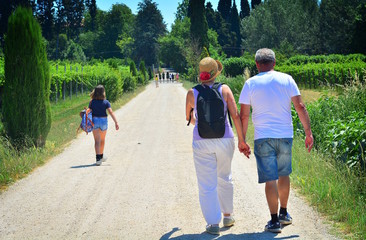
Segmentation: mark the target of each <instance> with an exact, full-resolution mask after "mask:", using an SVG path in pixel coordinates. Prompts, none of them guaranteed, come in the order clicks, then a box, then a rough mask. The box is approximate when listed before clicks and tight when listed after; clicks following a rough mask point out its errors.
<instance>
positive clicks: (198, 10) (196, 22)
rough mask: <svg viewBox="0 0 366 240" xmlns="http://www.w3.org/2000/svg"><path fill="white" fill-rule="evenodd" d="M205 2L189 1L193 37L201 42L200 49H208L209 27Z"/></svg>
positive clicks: (200, 0)
mask: <svg viewBox="0 0 366 240" xmlns="http://www.w3.org/2000/svg"><path fill="white" fill-rule="evenodd" d="M204 4H205V0H190V1H189V8H188V9H189V10H188V11H189V12H188V15H189V18H190V19H191V27H190V32H191V37H192V38H193V39H195V40H198V41H199V44H200V47H201V48H202V47H206V48H207V49H208V47H209V44H208V36H207V31H208V25H207V20H206V15H205V5H204Z"/></svg>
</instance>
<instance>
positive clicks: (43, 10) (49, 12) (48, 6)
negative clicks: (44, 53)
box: [36, 0, 55, 41]
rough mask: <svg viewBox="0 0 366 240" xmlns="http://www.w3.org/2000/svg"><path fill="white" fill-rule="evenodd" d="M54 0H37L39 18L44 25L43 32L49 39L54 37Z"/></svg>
mask: <svg viewBox="0 0 366 240" xmlns="http://www.w3.org/2000/svg"><path fill="white" fill-rule="evenodd" d="M53 2H54V1H53V0H37V12H36V15H37V19H38V22H39V24H40V25H41V27H42V34H43V36H44V38H46V39H47V40H48V41H49V40H51V39H52V37H53V30H54V12H55V9H54V7H53Z"/></svg>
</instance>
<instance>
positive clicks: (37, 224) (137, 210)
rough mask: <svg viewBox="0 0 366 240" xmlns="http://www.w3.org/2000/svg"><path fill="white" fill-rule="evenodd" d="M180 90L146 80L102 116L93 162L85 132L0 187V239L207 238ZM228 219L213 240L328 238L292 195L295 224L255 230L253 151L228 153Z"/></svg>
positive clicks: (260, 205) (261, 215)
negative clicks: (101, 138)
mask: <svg viewBox="0 0 366 240" xmlns="http://www.w3.org/2000/svg"><path fill="white" fill-rule="evenodd" d="M185 95H186V90H185V89H184V88H183V87H182V86H181V85H180V84H172V83H170V84H160V87H159V88H155V85H153V84H150V85H149V86H147V89H146V90H145V91H144V92H143V93H141V94H140V95H138V96H137V97H136V98H134V99H133V100H132V101H130V102H129V103H128V104H127V105H125V106H124V107H123V108H121V109H120V110H118V111H115V113H116V117H117V118H118V120H119V124H120V130H119V131H115V129H114V128H113V127H114V125H113V124H112V123H113V121H112V120H111V119H110V120H109V122H110V129H109V130H108V133H107V139H106V148H105V155H106V156H107V157H108V160H107V162H104V163H103V164H102V166H100V167H97V166H95V165H94V157H95V155H94V147H93V144H94V142H93V136H92V135H88V136H86V135H85V134H80V135H79V136H78V138H77V139H75V140H74V141H73V142H72V143H71V144H70V146H69V147H68V148H66V149H65V151H64V152H63V153H61V154H60V155H58V156H56V157H54V158H53V159H52V160H50V161H49V162H48V163H47V164H45V165H44V166H42V167H40V168H38V169H36V170H35V171H34V172H33V173H32V174H30V175H29V176H28V177H26V178H24V179H22V180H20V181H18V182H17V183H15V184H13V185H12V186H10V187H9V189H8V190H7V191H5V192H3V193H1V194H0V239H183V240H185V239H213V238H215V237H213V236H212V235H208V234H206V233H204V227H205V221H204V218H203V216H202V213H201V210H200V207H199V201H198V187H197V180H196V176H195V170H194V165H193V158H192V147H191V141H192V127H187V126H186V121H185V115H184V113H185V109H184V107H185ZM233 177H234V209H235V210H234V211H235V213H234V214H235V219H236V224H235V226H233V227H232V228H229V229H227V228H222V234H221V236H220V237H217V238H218V239H335V237H333V236H331V235H330V234H329V229H330V228H329V226H327V225H325V224H324V223H323V221H322V219H321V217H320V216H319V215H318V214H317V213H316V212H314V211H313V210H312V208H311V207H309V206H308V205H306V204H305V203H304V201H303V200H301V198H299V197H298V196H297V194H296V193H295V192H294V191H292V192H291V195H290V202H289V210H290V212H291V214H292V216H293V218H294V223H293V224H292V225H289V226H287V227H285V228H284V229H283V231H282V233H281V234H278V235H277V234H273V233H267V232H263V228H264V225H265V223H266V222H267V220H269V211H268V207H267V204H266V199H265V195H264V185H259V184H258V183H257V172H256V166H255V159H254V156H252V157H251V159H249V160H248V159H246V158H245V157H244V156H243V155H240V154H239V152H238V151H237V150H236V153H235V155H234V160H233Z"/></svg>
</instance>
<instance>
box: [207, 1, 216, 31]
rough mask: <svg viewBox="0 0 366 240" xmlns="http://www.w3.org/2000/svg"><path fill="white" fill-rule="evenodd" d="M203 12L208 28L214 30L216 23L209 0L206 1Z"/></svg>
mask: <svg viewBox="0 0 366 240" xmlns="http://www.w3.org/2000/svg"><path fill="white" fill-rule="evenodd" d="M205 13H206V20H207V25H208V28H211V29H214V30H216V29H217V24H216V16H215V10H213V7H212V3H211V2H207V3H206V8H205Z"/></svg>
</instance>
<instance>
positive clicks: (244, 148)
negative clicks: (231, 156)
mask: <svg viewBox="0 0 366 240" xmlns="http://www.w3.org/2000/svg"><path fill="white" fill-rule="evenodd" d="M238 148H239V152H241V153H244V155H245V156H246V157H247V158H249V155H250V153H251V152H250V147H249V145H248V144H246V143H245V142H239V144H238Z"/></svg>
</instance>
